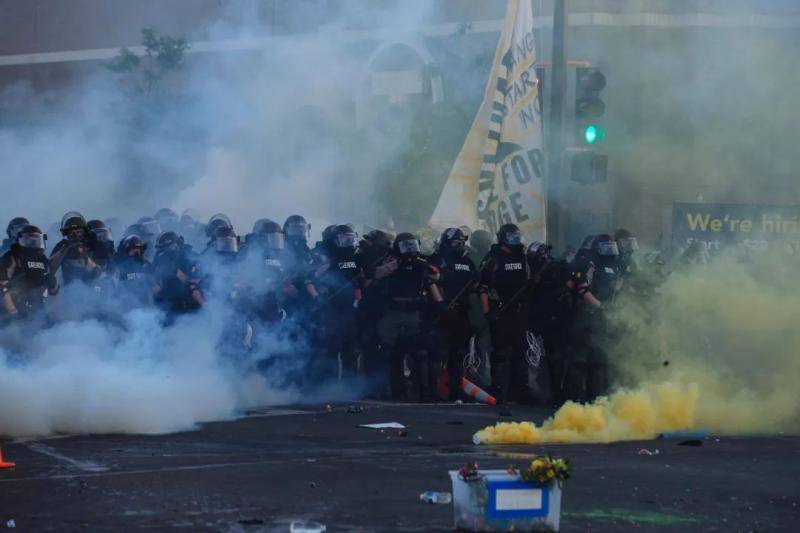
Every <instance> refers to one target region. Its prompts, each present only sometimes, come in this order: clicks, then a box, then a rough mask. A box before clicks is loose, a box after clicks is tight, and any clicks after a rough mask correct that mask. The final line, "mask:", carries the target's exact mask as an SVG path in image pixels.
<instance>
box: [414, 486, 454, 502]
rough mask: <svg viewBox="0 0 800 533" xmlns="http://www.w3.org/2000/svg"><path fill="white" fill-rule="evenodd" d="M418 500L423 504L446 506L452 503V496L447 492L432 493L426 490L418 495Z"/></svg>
mask: <svg viewBox="0 0 800 533" xmlns="http://www.w3.org/2000/svg"><path fill="white" fill-rule="evenodd" d="M419 499H420V500H422V501H423V502H425V503H438V504H442V505H447V504H448V503H450V502H452V501H453V495H452V494H451V493H449V492H434V491H432V490H427V491H425V492H423V493H422V494H420V495H419Z"/></svg>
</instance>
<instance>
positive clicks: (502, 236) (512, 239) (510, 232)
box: [497, 224, 522, 248]
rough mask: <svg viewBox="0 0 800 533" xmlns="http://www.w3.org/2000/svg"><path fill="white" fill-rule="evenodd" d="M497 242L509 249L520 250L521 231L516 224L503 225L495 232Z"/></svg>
mask: <svg viewBox="0 0 800 533" xmlns="http://www.w3.org/2000/svg"><path fill="white" fill-rule="evenodd" d="M497 242H498V243H500V244H502V245H504V246H508V247H510V248H521V247H522V231H520V229H519V226H517V225H516V224H503V225H502V226H500V229H499V230H497Z"/></svg>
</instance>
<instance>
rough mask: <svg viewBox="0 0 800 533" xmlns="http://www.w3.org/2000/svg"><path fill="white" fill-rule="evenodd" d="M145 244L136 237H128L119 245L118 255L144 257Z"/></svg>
mask: <svg viewBox="0 0 800 533" xmlns="http://www.w3.org/2000/svg"><path fill="white" fill-rule="evenodd" d="M146 249H147V243H146V242H144V240H143V239H142V238H141V237H139V236H138V235H135V234H134V235H128V236H127V237H125V238H124V239H122V241H121V242H120V243H119V250H118V251H119V253H120V254H121V255H123V256H125V257H144V251H145V250H146Z"/></svg>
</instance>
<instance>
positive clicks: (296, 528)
mask: <svg viewBox="0 0 800 533" xmlns="http://www.w3.org/2000/svg"><path fill="white" fill-rule="evenodd" d="M327 529H328V528H327V527H325V524H320V523H319V522H305V521H301V520H295V521H293V522H292V523H291V525H290V526H289V533H324V532H325V531H326V530H327Z"/></svg>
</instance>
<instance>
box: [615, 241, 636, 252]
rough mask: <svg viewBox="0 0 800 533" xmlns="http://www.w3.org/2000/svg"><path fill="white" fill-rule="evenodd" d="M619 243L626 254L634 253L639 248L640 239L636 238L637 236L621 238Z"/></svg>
mask: <svg viewBox="0 0 800 533" xmlns="http://www.w3.org/2000/svg"><path fill="white" fill-rule="evenodd" d="M617 243H618V244H619V249H620V250H621V251H622V252H624V253H626V254H629V253H633V252H635V251H636V250H638V249H639V241H637V240H636V237H626V238H624V239H619V240H617Z"/></svg>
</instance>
